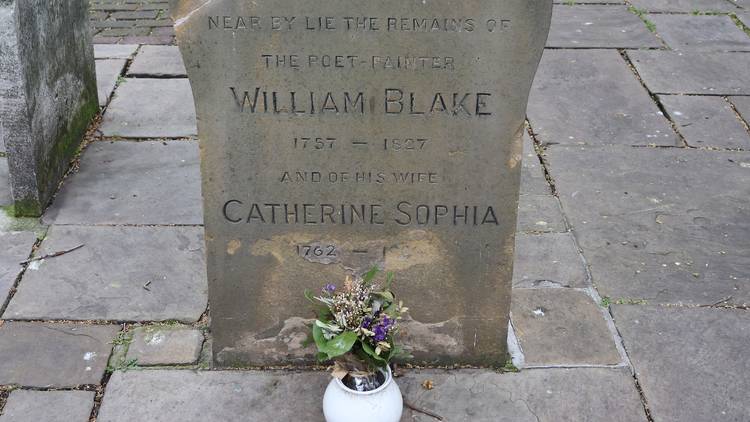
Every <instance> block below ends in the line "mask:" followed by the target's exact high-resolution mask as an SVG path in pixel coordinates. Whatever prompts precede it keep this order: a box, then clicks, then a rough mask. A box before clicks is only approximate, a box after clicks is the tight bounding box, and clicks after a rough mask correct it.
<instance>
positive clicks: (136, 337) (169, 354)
mask: <svg viewBox="0 0 750 422" xmlns="http://www.w3.org/2000/svg"><path fill="white" fill-rule="evenodd" d="M203 340H204V339H203V333H201V332H200V331H199V330H196V329H193V328H186V327H169V326H149V327H139V328H136V329H135V330H134V333H133V342H132V343H130V346H128V353H127V359H128V360H131V359H136V360H137V361H138V365H139V366H149V365H191V364H194V363H196V362H198V358H199V357H200V354H201V348H202V346H203Z"/></svg>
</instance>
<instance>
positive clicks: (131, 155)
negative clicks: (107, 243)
mask: <svg viewBox="0 0 750 422" xmlns="http://www.w3.org/2000/svg"><path fill="white" fill-rule="evenodd" d="M200 189H201V187H200V160H199V157H198V143H197V142H196V141H172V142H156V141H145V142H129V141H117V142H95V143H93V144H91V145H89V147H88V148H87V149H86V151H85V152H84V153H83V157H82V158H81V161H80V169H79V171H78V172H77V173H75V174H73V175H72V176H69V177H68V179H67V181H66V182H65V184H64V185H63V187H62V189H61V190H60V191H59V192H58V194H57V197H56V198H55V201H54V202H53V204H52V206H51V207H50V208H48V209H47V212H46V214H45V217H44V221H46V222H54V223H55V224H203V210H202V205H201V190H200Z"/></svg>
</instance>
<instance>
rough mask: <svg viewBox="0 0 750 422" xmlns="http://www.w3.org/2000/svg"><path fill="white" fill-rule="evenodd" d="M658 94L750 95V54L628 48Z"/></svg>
mask: <svg viewBox="0 0 750 422" xmlns="http://www.w3.org/2000/svg"><path fill="white" fill-rule="evenodd" d="M627 54H628V57H630V60H631V61H632V62H633V65H635V68H636V70H637V71H638V74H640V75H641V78H642V79H643V81H644V82H645V83H646V86H648V88H649V89H650V90H651V92H653V93H655V94H706V95H750V72H748V71H747V69H748V68H750V54H744V53H707V52H689V51H684V52H677V51H645V50H643V51H628V53H627Z"/></svg>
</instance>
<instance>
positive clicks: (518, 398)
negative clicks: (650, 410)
mask: <svg viewBox="0 0 750 422" xmlns="http://www.w3.org/2000/svg"><path fill="white" fill-rule="evenodd" d="M329 379H330V378H329V376H328V374H326V373H323V372H289V371H283V372H257V371H247V372H238V371H231V372H221V371H211V372H196V371H180V370H171V371H157V370H150V371H130V372H124V373H123V372H117V373H115V374H114V375H113V376H112V379H111V380H110V382H109V384H108V385H107V392H106V394H105V396H104V401H103V403H102V408H101V410H100V412H99V418H98V419H97V420H98V421H100V422H125V421H132V420H150V421H158V422H203V421H205V420H207V419H213V420H226V421H232V420H246V419H250V420H257V421H271V420H274V421H289V420H304V421H307V422H323V409H322V406H321V403H322V395H323V391H324V390H325V386H326V384H327V383H328V380H329ZM428 379H429V380H432V381H433V383H434V385H435V388H434V389H433V390H425V389H424V388H423V387H422V386H421V384H422V382H424V381H425V380H428ZM397 382H398V384H399V386H400V388H401V390H402V392H403V393H404V397H405V398H406V400H408V401H409V402H411V403H414V404H415V405H416V406H419V407H422V408H425V409H431V410H433V411H435V412H436V413H438V414H440V415H441V416H443V417H444V420H446V421H464V420H471V421H472V422H491V421H493V422H494V421H498V420H509V421H510V420H512V421H519V422H535V421H544V422H551V421H560V420H571V421H583V420H592V421H593V420H605V419H611V420H617V421H623V422H630V421H633V422H635V421H638V422H642V421H645V420H646V418H645V415H644V412H643V407H642V405H641V403H640V400H639V398H638V392H637V390H636V389H635V385H634V384H633V379H632V377H631V376H630V374H628V372H627V371H626V370H617V369H601V368H588V369H545V370H538V369H535V370H527V371H522V372H520V373H516V374H499V373H496V372H491V371H480V370H462V371H442V370H422V371H410V372H408V373H407V374H406V375H405V376H403V377H400V378H398V379H397ZM572 386H575V388H573V387H572ZM290 397H294V400H289V398H290ZM467 417H468V418H469V419H467ZM434 420H435V419H433V418H430V417H428V416H425V415H422V414H419V413H416V412H412V411H411V410H408V409H404V415H403V417H402V421H403V422H411V421H420V422H429V421H434Z"/></svg>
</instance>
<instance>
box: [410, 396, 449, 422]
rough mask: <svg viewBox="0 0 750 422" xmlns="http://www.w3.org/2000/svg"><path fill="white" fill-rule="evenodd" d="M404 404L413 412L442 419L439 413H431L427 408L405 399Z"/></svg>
mask: <svg viewBox="0 0 750 422" xmlns="http://www.w3.org/2000/svg"><path fill="white" fill-rule="evenodd" d="M404 406H406V407H408V408H409V409H411V410H413V411H415V412H418V413H421V414H423V415H427V416H429V417H431V418H435V419H437V420H439V421H442V420H443V417H442V416H440V415H438V414H437V413H433V412H430V411H429V410H427V409H422V408H421V407H417V406H414V405H413V404H411V403H409V402H408V401H406V400H404Z"/></svg>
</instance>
